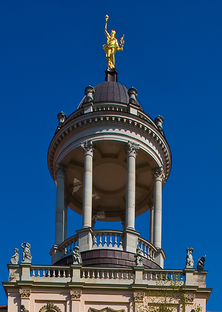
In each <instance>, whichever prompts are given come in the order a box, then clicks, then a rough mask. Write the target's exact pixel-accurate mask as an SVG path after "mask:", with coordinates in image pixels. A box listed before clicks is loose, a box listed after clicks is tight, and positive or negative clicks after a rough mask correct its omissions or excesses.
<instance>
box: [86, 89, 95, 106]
mask: <svg viewBox="0 0 222 312" xmlns="http://www.w3.org/2000/svg"><path fill="white" fill-rule="evenodd" d="M94 93H95V89H94V88H93V87H92V86H88V87H86V88H85V95H86V97H85V102H86V103H87V102H93V100H94Z"/></svg>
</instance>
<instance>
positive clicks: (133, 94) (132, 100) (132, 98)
mask: <svg viewBox="0 0 222 312" xmlns="http://www.w3.org/2000/svg"><path fill="white" fill-rule="evenodd" d="M128 95H129V104H135V103H136V97H137V90H136V89H135V88H133V87H132V88H130V89H128Z"/></svg>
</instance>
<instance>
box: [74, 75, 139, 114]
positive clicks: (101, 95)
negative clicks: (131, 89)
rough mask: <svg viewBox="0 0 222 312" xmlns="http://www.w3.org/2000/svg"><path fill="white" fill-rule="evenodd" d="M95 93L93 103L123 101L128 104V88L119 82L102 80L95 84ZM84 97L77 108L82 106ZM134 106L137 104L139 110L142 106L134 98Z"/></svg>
mask: <svg viewBox="0 0 222 312" xmlns="http://www.w3.org/2000/svg"><path fill="white" fill-rule="evenodd" d="M94 89H95V93H94V103H104V102H108V103H123V104H128V103H129V95H128V89H127V87H126V86H124V85H123V84H121V83H119V82H113V81H108V82H102V83H100V84H98V85H97V86H95V88H94ZM84 100H85V97H84V98H83V99H82V101H81V102H80V104H79V106H78V108H81V107H82V103H83V102H84ZM135 105H136V106H138V107H139V108H140V109H141V110H143V109H142V106H141V105H140V102H139V101H138V100H136V103H135Z"/></svg>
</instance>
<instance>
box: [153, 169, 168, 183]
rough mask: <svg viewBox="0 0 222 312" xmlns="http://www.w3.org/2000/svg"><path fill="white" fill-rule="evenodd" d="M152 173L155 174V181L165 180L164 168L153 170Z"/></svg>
mask: <svg viewBox="0 0 222 312" xmlns="http://www.w3.org/2000/svg"><path fill="white" fill-rule="evenodd" d="M152 173H153V176H154V178H155V180H164V179H165V174H164V171H163V167H158V168H155V169H153V171H152Z"/></svg>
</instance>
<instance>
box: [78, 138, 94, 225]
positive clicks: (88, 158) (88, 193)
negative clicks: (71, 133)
mask: <svg viewBox="0 0 222 312" xmlns="http://www.w3.org/2000/svg"><path fill="white" fill-rule="evenodd" d="M81 146H82V148H83V150H84V155H85V160H84V177H83V228H91V226H92V170H93V151H94V149H93V143H92V141H91V140H89V141H85V142H84V143H82V144H81Z"/></svg>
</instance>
